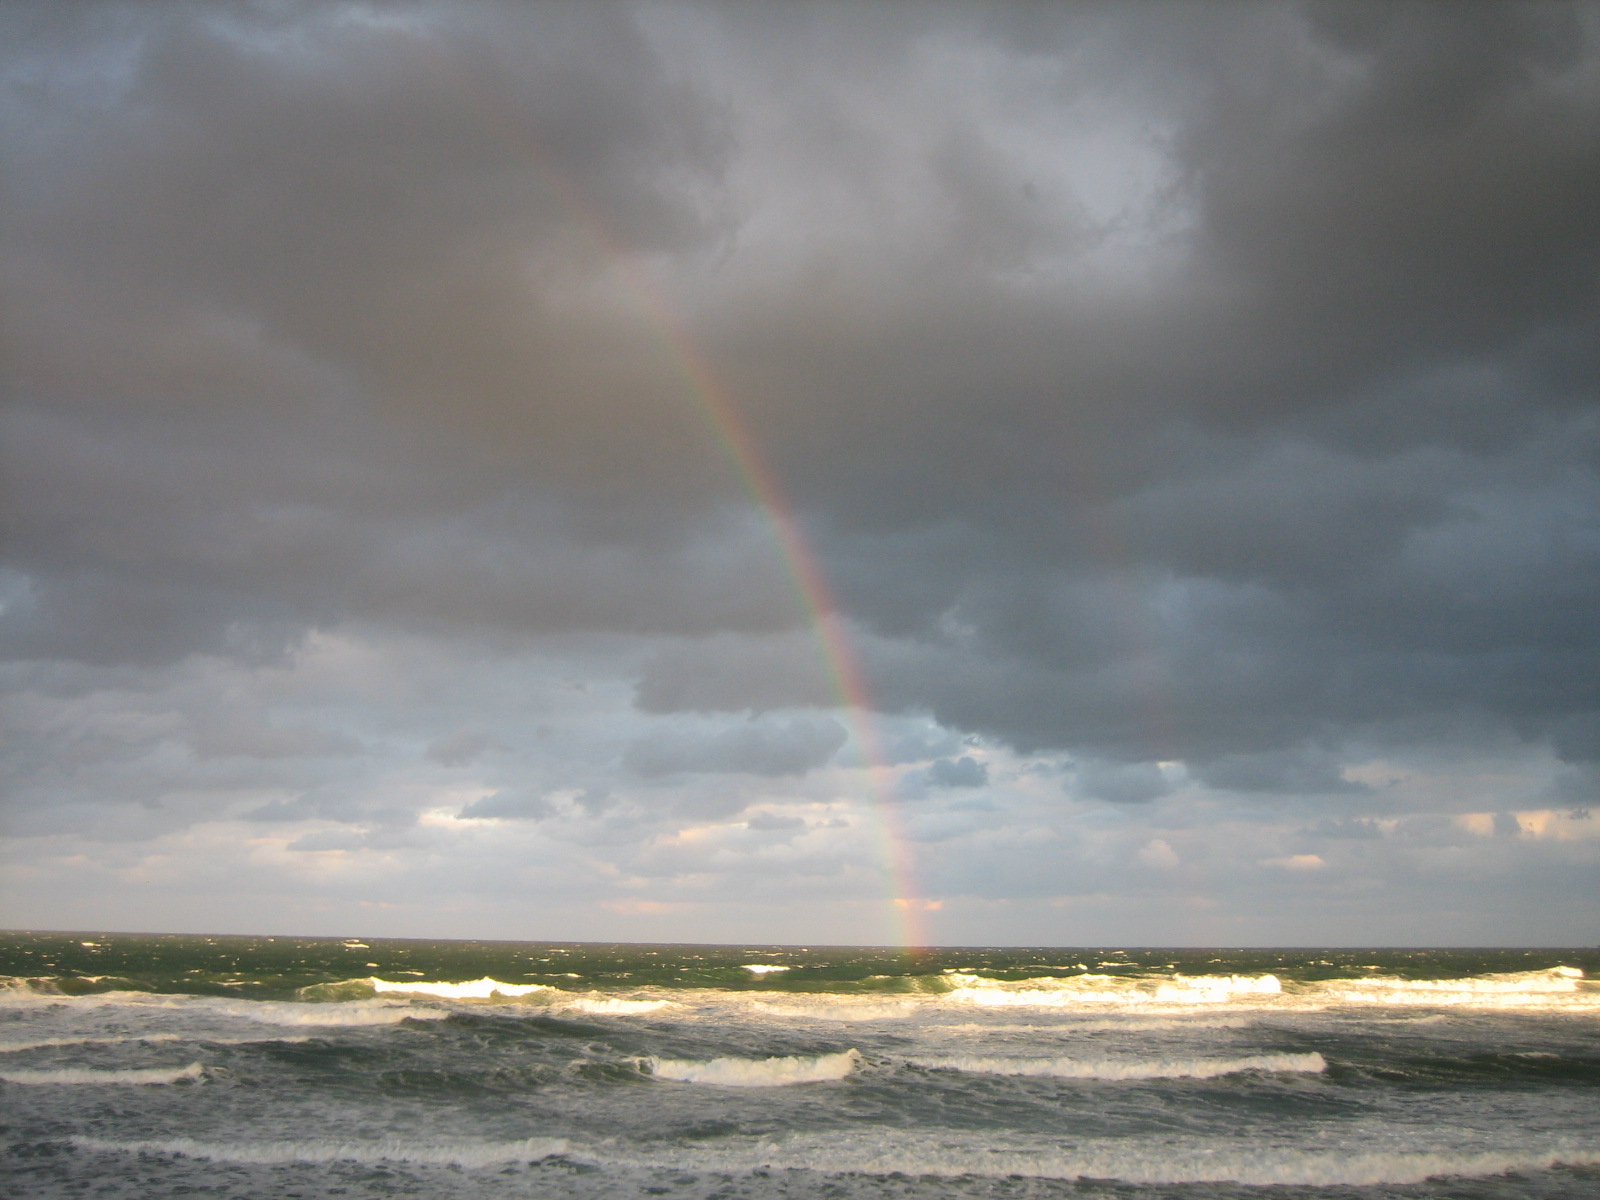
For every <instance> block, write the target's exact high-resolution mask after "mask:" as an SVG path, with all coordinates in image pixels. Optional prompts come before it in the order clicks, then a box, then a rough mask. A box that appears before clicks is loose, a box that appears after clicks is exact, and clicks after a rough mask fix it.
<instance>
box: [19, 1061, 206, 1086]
mask: <svg viewBox="0 0 1600 1200" xmlns="http://www.w3.org/2000/svg"><path fill="white" fill-rule="evenodd" d="M204 1072H205V1067H204V1066H203V1065H202V1064H200V1063H197V1062H196V1063H190V1064H189V1065H188V1066H186V1067H176V1068H174V1067H143V1068H136V1069H133V1070H125V1071H93V1070H89V1069H88V1068H86V1067H60V1068H57V1069H55V1070H43V1071H0V1079H3V1080H5V1082H7V1083H20V1084H58V1083H59V1084H100V1083H111V1084H146V1083H178V1082H180V1081H182V1080H185V1079H199V1078H200V1077H201V1075H202V1074H204Z"/></svg>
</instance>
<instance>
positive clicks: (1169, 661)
mask: <svg viewBox="0 0 1600 1200" xmlns="http://www.w3.org/2000/svg"><path fill="white" fill-rule="evenodd" d="M0 46H3V47H4V49H3V50H0V59H3V62H4V71H3V73H0V87H3V89H4V96H5V109H4V111H5V114H6V115H5V120H4V122H3V124H0V138H3V146H4V150H3V153H4V155H5V160H6V164H7V170H6V173H5V178H6V183H5V189H6V202H5V206H4V208H5V213H6V215H5V218H4V221H3V225H0V264H3V267H4V270H3V272H0V279H3V281H4V282H3V283H0V287H3V288H4V309H5V313H6V321H5V324H6V337H5V340H4V363H5V367H4V370H5V383H6V386H5V389H4V404H3V408H0V455H3V461H0V489H3V496H0V508H3V511H4V513H5V526H4V532H5V537H4V561H3V563H0V656H3V663H0V673H3V678H4V681H5V686H6V698H5V701H4V703H5V706H6V708H5V719H6V727H7V729H8V731H9V733H10V736H8V738H7V747H6V750H5V754H6V756H7V759H8V771H9V778H10V781H11V782H10V784H9V785H8V786H7V788H6V789H5V790H6V794H7V800H6V805H7V809H6V817H5V820H6V826H5V831H6V832H7V834H8V835H9V839H8V845H9V846H10V850H9V851H8V853H9V854H10V855H11V856H12V858H13V859H14V861H16V862H17V863H19V864H22V867H21V870H20V873H19V874H18V875H17V879H18V880H19V882H18V884H17V886H16V889H15V891H14V892H13V894H12V898H11V899H8V901H7V905H8V911H10V912H14V913H15V914H16V916H15V917H14V918H12V919H13V920H15V921H16V922H18V923H24V924H33V925H40V926H55V927H64V926H68V925H83V926H90V927H92V926H97V925H105V924H109V923H115V922H116V921H119V920H121V921H132V922H134V923H135V924H144V925H149V926H151V927H155V926H159V925H171V924H172V923H173V922H174V921H176V920H179V919H181V917H180V916H175V915H174V914H182V913H183V912H184V911H186V909H185V905H186V904H188V903H189V898H190V897H192V896H193V895H194V894H196V893H205V894H207V895H213V896H215V897H216V904H215V907H214V910H213V911H216V912H218V913H219V914H234V915H224V916H222V917H220V918H219V919H221V920H224V921H233V922H234V924H236V925H238V926H239V927H241V928H242V927H250V928H256V927H258V926H259V927H262V928H265V927H266V926H272V927H273V928H280V927H281V928H284V929H289V928H291V927H293V928H296V929H310V928H312V927H317V928H326V929H328V930H330V931H333V932H341V933H342V932H347V931H362V930H368V929H372V930H377V929H378V928H379V926H383V931H386V932H397V933H403V932H408V931H411V930H413V929H415V930H416V931H418V932H439V933H459V934H461V935H463V936H466V935H472V934H477V933H479V932H507V930H506V929H502V928H500V927H499V926H496V928H495V929H489V928H488V926H487V925H484V924H481V923H482V922H488V923H489V924H491V925H492V924H494V922H495V921H498V920H499V919H500V918H498V917H492V916H491V915H489V914H492V913H494V912H497V911H501V910H500V909H499V908H497V906H499V905H500V904H501V903H502V901H503V899H504V898H505V897H507V896H524V895H527V896H531V895H534V894H537V895H538V896H539V897H541V899H540V900H539V904H540V905H541V906H542V907H541V908H540V910H539V911H540V912H542V913H546V914H549V916H548V924H547V925H541V926H540V927H539V928H538V929H527V930H526V932H527V933H528V935H530V936H532V935H539V936H549V937H560V936H603V937H638V938H646V937H674V938H677V937H705V938H721V937H728V938H750V939H769V938H787V939H794V940H827V939H833V940H841V941H874V940H883V939H886V938H890V937H894V936H898V933H897V930H896V928H895V927H894V920H895V917H894V913H895V911H896V909H895V907H894V906H891V905H887V904H886V901H887V900H889V899H892V897H888V896H886V895H885V884H884V882H883V881H884V868H883V850H882V846H883V837H884V828H885V826H884V823H883V815H882V813H881V812H880V811H879V808H880V807H881V805H880V800H879V797H880V796H881V794H882V793H883V791H884V789H885V788H887V789H888V790H889V791H891V792H894V791H898V793H899V794H900V795H901V796H902V797H903V799H904V801H905V811H904V813H903V814H902V816H903V821H902V824H903V825H904V829H903V831H902V832H903V836H904V840H905V841H906V842H907V844H914V845H916V846H917V847H920V849H919V850H918V851H917V857H918V860H919V875H920V882H919V883H918V887H919V888H920V890H921V893H922V894H921V895H920V896H918V897H909V898H908V897H900V899H902V900H917V901H919V902H922V901H930V902H931V901H934V900H938V901H939V902H940V905H941V906H940V907H933V908H929V909H928V912H927V920H928V922H929V930H930V933H931V935H932V936H937V937H940V938H942V939H943V940H954V941H969V942H970V941H1026V942H1054V943H1062V942H1082V941H1085V940H1118V939H1132V938H1139V939H1142V940H1146V941H1211V942H1220V941H1229V940H1252V939H1254V938H1261V939H1266V940H1277V941H1285V940H1288V941H1300V942H1312V941H1318V940H1346V941H1349V940H1356V941H1360V940H1370V939H1371V938H1374V937H1378V936H1379V935H1378V932H1377V929H1378V925H1377V924H1374V922H1378V923H1380V924H1381V921H1380V917H1379V915H1378V914H1379V912H1380V910H1381V911H1382V912H1383V913H1389V912H1399V913H1402V914H1412V915H1414V918H1415V925H1414V927H1413V928H1414V934H1408V933H1407V929H1406V927H1405V926H1404V924H1403V921H1402V923H1401V924H1400V925H1397V926H1396V928H1395V930H1394V932H1393V933H1392V935H1391V934H1389V933H1384V934H1383V935H1382V936H1383V938H1384V939H1385V940H1399V941H1407V940H1410V941H1413V942H1414V941H1426V940H1439V939H1443V940H1459V941H1469V942H1471V941H1482V940H1514V941H1560V940H1564V939H1571V940H1576V941H1585V942H1588V941H1593V940H1594V937H1595V936H1596V931H1595V930H1594V928H1593V925H1592V918H1591V919H1590V923H1589V924H1585V923H1584V919H1582V918H1580V917H1579V916H1576V915H1574V916H1570V917H1569V916H1567V915H1563V914H1564V913H1565V911H1566V908H1568V907H1570V901H1569V902H1567V903H1566V904H1565V905H1564V904H1563V902H1562V901H1560V900H1559V899H1553V898H1552V897H1554V896H1557V895H1558V892H1557V891H1552V889H1556V888H1557V882H1556V881H1562V882H1561V886H1563V887H1570V888H1572V889H1575V890H1572V891H1569V892H1566V893H1559V894H1564V895H1567V896H1569V897H1570V896H1571V895H1579V894H1584V891H1583V889H1584V888H1587V889H1588V890H1589V891H1590V892H1592V891H1593V885H1594V884H1595V882H1596V870H1597V863H1600V856H1597V854H1596V846H1597V841H1596V837H1595V834H1594V833H1593V832H1592V821H1590V820H1589V819H1588V818H1586V817H1581V816H1578V815H1574V814H1580V813H1584V812H1587V811H1588V808H1589V806H1590V805H1591V803H1592V802H1593V801H1594V800H1600V794H1597V791H1596V789H1597V786H1600V766H1597V764H1600V638H1597V636H1596V627H1595V622H1594V620H1593V613H1594V612H1595V611H1596V610H1597V609H1600V404H1597V399H1600V397H1597V375H1600V372H1597V370H1596V368H1597V361H1596V360H1597V353H1596V341H1595V338H1594V330H1595V328H1596V318H1597V316H1600V312H1597V307H1600V222H1596V221H1595V220H1594V219H1593V213H1592V210H1593V207H1594V203H1593V197H1594V196H1595V195H1596V194H1600V20H1597V18H1596V15H1595V11H1594V9H1593V8H1592V6H1588V5H1583V4H1563V3H1504V4H1498V3H1488V4H1478V5H1459V4H1450V3H1438V4H1435V3H1422V2H1416V3H1403V4H1381V5H1380V4H1372V5H1368V4H1355V3H1347V4H1335V5H1323V4H1314V3H1308V4H1272V5H1267V4H1261V5H1253V4H1226V5H1223V4H1217V5H1210V4H1181V5H1178V4H1174V5H1162V4H1133V3H1127V4H1120V3H1106V4H1092V5H1088V4H1086V5H1073V6H1040V5H1032V4H1024V5H1006V4H997V5H996V4H991V5H981V6H980V5H970V6H969V5H940V6H927V5H905V6H900V5H893V4H884V5H873V6H869V7H860V6H840V7H834V6H829V5H805V6H769V7H752V6H744V5H723V4H716V3H689V4H680V5H669V4H658V3H643V4H631V5H630V4H616V5H599V6H591V5H583V6H572V5H560V4H549V5H542V4H536V5H522V4H488V3H474V4H452V3H447V2H444V0H419V2H417V3H412V4H398V5H383V6H370V5H365V4H356V3H334V4H285V5H271V6H263V5H245V6H239V5H222V4H215V5H213V4H205V3H201V4H192V5H182V6H150V5H140V4H117V3H84V4H74V5H68V6H61V5H54V4H45V3H37V4H29V3H20V4H13V5H9V6H7V7H6V8H5V10H4V11H3V12H0ZM780 498H781V502H782V504H783V505H784V506H785V507H784V509H783V510H782V511H774V509H773V505H774V502H775V501H777V500H779V499H780ZM785 528H793V529H794V530H798V531H799V536H800V538H801V539H802V541H803V542H804V549H803V553H802V554H801V556H800V558H799V559H798V560H797V559H796V557H795V554H794V553H793V552H792V551H793V549H794V547H793V546H792V545H791V546H789V550H788V552H786V548H785V541H784V535H783V530H784V529H785ZM808 556H809V557H808ZM812 558H814V562H812V561H811V559H812ZM813 568H814V572H813ZM817 578H821V579H824V580H826V584H827V588H828V590H829V591H830V592H831V594H832V599H833V602H834V603H836V604H837V606H838V614H837V616H838V622H839V629H840V630H842V636H843V639H844V640H843V642H842V643H840V642H834V643H830V642H829V639H828V638H827V637H826V636H819V629H818V627H817V625H816V621H815V615H816V614H815V609H816V608H817V606H818V605H819V604H820V603H822V602H823V599H824V598H823V596H822V595H821V593H820V592H819V591H818V589H817V587H816V584H815V579H817ZM858 677H859V681H860V683H861V685H862V686H864V687H865V689H866V693H867V695H868V697H869V701H868V703H869V704H870V706H871V709H872V714H871V719H870V720H867V721H865V722H863V721H862V720H861V719H860V714H857V713H853V712H851V711H849V707H848V705H847V704H846V697H851V698H858V697H859V692H858V691H857V689H856V681H857V679H858ZM1484 814H1487V816H1485V815H1484ZM1508 814H1509V816H1508ZM1518 814H1521V815H1518ZM1540 814H1544V815H1540ZM890 824H891V826H892V825H893V822H891V823H890ZM1513 825H1514V826H1515V827H1513ZM263 831H270V832H263ZM496 838H499V839H501V840H499V841H496V840H495V839H496ZM1443 846H1449V847H1451V848H1452V849H1451V850H1450V852H1449V854H1448V855H1442V854H1441V852H1440V851H1439V849H1438V848H1439V847H1443ZM1313 860H1315V862H1314V863H1313ZM1447 862H1449V863H1454V864H1455V865H1454V866H1447V865H1445V864H1446V863H1447ZM1286 864H1287V865H1286ZM1296 864H1298V865H1296ZM535 880H536V881H537V882H534V881H535ZM529 889H532V890H531V891H530V890H529ZM113 895H114V896H117V897H119V899H118V901H117V905H116V907H115V908H113V907H109V905H110V901H109V897H111V896H113ZM1178 895H1182V896H1184V897H1187V898H1188V899H1189V901H1192V903H1191V905H1190V907H1189V908H1188V909H1186V910H1185V911H1190V912H1194V913H1200V912H1209V913H1212V914H1214V917H1212V918H1209V920H1210V921H1211V924H1209V925H1208V924H1206V923H1205V921H1202V920H1201V919H1200V918H1199V917H1196V918H1195V920H1196V921H1197V922H1198V923H1197V924H1195V925H1193V926H1192V927H1191V926H1180V924H1175V923H1171V921H1170V920H1169V921H1168V923H1167V924H1165V925H1164V924H1162V922H1163V920H1165V919H1168V918H1165V917H1163V914H1164V913H1165V914H1170V913H1172V912H1173V911H1175V910H1174V908H1173V904H1172V897H1173V896H1178ZM69 896H70V897H71V899H66V898H65V897H69ZM129 897H132V899H129ZM1487 897H1493V898H1494V900H1495V903H1496V904H1498V905H1499V909H1498V911H1499V912H1501V913H1503V914H1504V915H1503V916H1498V917H1493V918H1487V917H1485V918H1482V919H1483V920H1490V921H1491V924H1492V928H1489V927H1480V925H1479V924H1475V922H1478V921H1479V920H1480V916H1479V915H1474V914H1479V907H1478V903H1477V899H1475V898H1487ZM798 898H810V899H809V900H808V903H810V904H811V907H810V908H809V909H807V910H806V911H808V912H809V913H810V914H811V916H810V917H809V918H807V919H809V920H811V921H812V924H807V923H806V919H802V918H800V917H797V916H795V913H796V912H798V911H800V910H799V909H797V908H796V904H795V901H796V900H797V899H798ZM1267 899H1270V900H1271V903H1270V905H1268V904H1266V903H1265V901H1266V900H1267ZM813 902H814V903H813ZM1485 903H1487V900H1485ZM384 904H394V905H398V906H399V907H397V908H394V909H392V910H391V909H384V908H382V907H374V906H381V905H384ZM925 907H926V905H925ZM1264 909H1270V911H1272V912H1273V913H1275V914H1278V915H1277V916H1275V917H1274V918H1273V921H1276V922H1277V923H1276V924H1272V923H1263V919H1262V918H1260V917H1259V916H1258V914H1259V913H1260V912H1262V911H1263V910H1264ZM900 911H905V906H903V905H902V906H900ZM261 912H266V913H269V914H270V913H278V914H281V920H280V919H278V918H276V917H273V918H271V919H268V918H261V917H257V916H255V915H253V914H257V913H261ZM1452 912H1454V913H1458V914H1460V915H1459V916H1458V917H1451V916H1450V915H1449V914H1451V913H1452ZM391 913H392V914H393V915H386V914H391ZM425 913H426V914H432V915H427V916H424V915H420V914H425ZM1552 913H1554V914H1556V915H1552ZM119 914H130V915H127V916H121V915H119ZM885 914H888V915H887V916H885ZM1381 920H1382V921H1387V920H1389V918H1388V917H1387V916H1384V917H1382V918H1381ZM263 921H264V922H265V924H264V925H263ZM374 921H375V922H377V924H376V925H374V924H371V923H370V922H374ZM385 922H388V923H389V924H387V925H385V924H384V923H385ZM408 922H409V924H408ZM429 922H431V924H428V923H429ZM763 922H765V924H764V923H763ZM424 924H427V928H426V930H424V929H423V927H422V926H423V925H424ZM515 928H522V926H520V925H517V926H515ZM515 928H514V929H512V930H511V932H515ZM1364 930H1373V932H1372V933H1370V934H1368V933H1365V932H1363V931H1364Z"/></svg>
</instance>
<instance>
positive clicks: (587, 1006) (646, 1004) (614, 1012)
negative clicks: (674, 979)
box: [556, 996, 676, 1016]
mask: <svg viewBox="0 0 1600 1200" xmlns="http://www.w3.org/2000/svg"><path fill="white" fill-rule="evenodd" d="M673 1007H676V1006H675V1005H674V1004H673V1003H672V1001H671V1000H621V999H617V998H615V997H612V996H578V997H576V998H574V999H571V1000H562V1001H560V1002H559V1003H558V1004H557V1005H556V1008H557V1009H559V1010H561V1011H565V1012H582V1013H596V1014H605V1015H609V1016H633V1015H635V1014H637V1013H647V1012H658V1011H659V1010H661V1009H663V1008H673Z"/></svg>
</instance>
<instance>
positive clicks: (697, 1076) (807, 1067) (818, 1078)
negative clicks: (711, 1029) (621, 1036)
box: [641, 1050, 861, 1087]
mask: <svg viewBox="0 0 1600 1200" xmlns="http://www.w3.org/2000/svg"><path fill="white" fill-rule="evenodd" d="M641 1063H642V1065H643V1066H645V1067H646V1068H647V1069H648V1070H649V1072H650V1074H652V1075H654V1076H656V1077H657V1078H659V1079H675V1080H678V1081H680V1082H683V1083H714V1084H719V1085H721V1086H722V1087H781V1086H785V1085H788V1084H791V1083H824V1082H828V1081H831V1080H836V1079H843V1078H844V1077H845V1076H846V1075H849V1074H850V1073H851V1072H852V1071H854V1070H855V1069H856V1068H857V1067H858V1066H859V1065H860V1063H861V1053H860V1051H858V1050H845V1051H843V1052H842V1053H839V1054H818V1055H814V1056H810V1057H808V1056H805V1055H796V1056H794V1057H789V1058H784V1057H777V1058H712V1059H707V1060H704V1061H697V1060H695V1059H685V1058H646V1059H642V1060H641Z"/></svg>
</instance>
